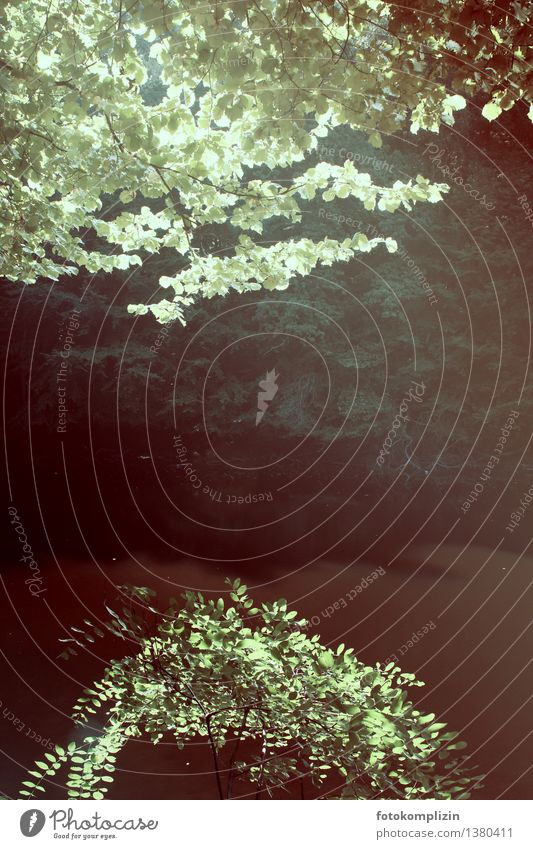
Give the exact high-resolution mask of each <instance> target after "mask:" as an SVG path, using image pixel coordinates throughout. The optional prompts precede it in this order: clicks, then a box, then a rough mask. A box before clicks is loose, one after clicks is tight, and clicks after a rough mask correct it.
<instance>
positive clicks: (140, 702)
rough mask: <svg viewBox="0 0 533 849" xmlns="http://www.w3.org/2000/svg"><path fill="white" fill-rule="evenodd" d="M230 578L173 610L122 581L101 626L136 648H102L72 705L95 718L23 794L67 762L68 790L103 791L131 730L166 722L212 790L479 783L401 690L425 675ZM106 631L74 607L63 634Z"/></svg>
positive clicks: (441, 788)
mask: <svg viewBox="0 0 533 849" xmlns="http://www.w3.org/2000/svg"><path fill="white" fill-rule="evenodd" d="M227 583H229V584H230V592H229V598H228V599H227V600H224V599H223V598H219V599H216V600H214V599H208V598H205V597H204V596H203V595H202V594H201V593H192V592H187V593H185V594H184V599H185V605H184V606H183V607H181V609H178V605H177V602H175V600H172V603H171V606H170V608H168V609H167V610H166V611H165V612H164V613H161V612H159V611H158V609H157V608H156V607H154V605H153V596H154V595H155V593H154V592H153V591H152V590H149V589H148V588H146V587H128V586H122V587H121V588H120V589H121V590H122V601H123V602H124V597H126V599H129V601H130V603H129V604H128V603H126V604H124V603H122V606H121V608H120V610H119V612H117V611H116V610H113V609H111V608H109V607H108V611H109V613H110V614H111V616H112V618H111V620H110V621H109V622H108V623H106V628H107V629H108V630H109V631H111V632H112V633H114V634H116V635H117V636H119V637H120V638H121V639H123V640H128V641H129V642H130V643H132V644H133V645H134V646H135V647H136V649H137V652H136V654H133V655H129V656H127V657H125V658H124V659H122V660H114V661H112V662H111V664H110V665H109V666H108V668H107V669H106V671H105V673H104V676H103V677H102V679H101V680H100V681H97V682H96V683H95V684H94V685H93V687H90V688H87V689H86V690H84V694H83V696H82V697H80V699H79V700H78V703H77V705H76V708H75V712H74V716H75V719H76V720H77V722H78V723H80V724H81V725H82V726H84V727H85V726H86V725H87V724H89V725H90V724H91V722H92V721H93V718H94V719H96V720H97V719H98V718H101V719H102V722H103V731H102V733H101V734H100V735H98V736H96V737H94V736H91V737H87V738H86V739H85V741H84V742H83V743H82V744H81V745H79V744H76V743H75V742H72V743H70V744H69V746H68V747H67V749H66V750H65V749H64V748H63V747H56V750H55V752H54V754H49V753H48V752H47V753H46V755H45V757H46V758H47V761H48V762H44V761H37V763H36V768H35V769H33V770H31V771H30V773H29V775H30V776H31V777H32V779H34V780H30V779H29V778H28V779H27V780H26V781H24V782H23V789H22V790H21V795H22V796H26V797H29V796H33V795H34V794H35V791H36V790H39V791H41V792H44V791H45V785H44V784H43V781H45V780H46V778H47V777H53V776H55V775H56V774H57V773H58V772H59V770H60V769H61V768H62V766H64V765H67V766H68V768H69V773H68V779H67V782H66V788H67V793H68V797H69V798H82V799H87V798H93V799H101V798H103V797H104V795H105V794H106V793H107V791H108V789H109V785H110V784H111V783H112V782H113V779H114V773H115V770H116V768H117V765H116V761H117V755H118V754H119V753H120V751H121V750H122V749H123V747H124V746H125V745H126V744H127V742H128V740H130V739H132V738H136V737H148V739H150V740H151V741H152V742H153V743H156V744H157V743H159V741H161V740H163V739H168V737H169V735H171V736H172V737H173V738H174V741H175V743H176V744H177V745H178V747H179V748H183V747H184V745H185V744H187V743H188V742H191V741H193V740H195V739H197V738H200V739H201V738H205V741H206V743H207V745H208V746H209V747H210V751H211V755H212V759H213V774H214V777H215V779H216V785H217V790H218V795H219V797H220V798H231V797H234V796H238V795H244V796H246V795H254V794H256V798H258V796H259V795H261V794H268V796H269V797H271V798H272V797H274V796H275V795H276V794H277V793H279V791H280V790H283V789H286V788H287V787H289V788H290V786H291V784H292V783H294V782H296V783H298V782H300V781H302V782H303V781H305V782H307V784H309V783H310V784H311V787H313V788H314V795H317V794H318V793H320V795H321V796H327V797H330V798H350V799H367V798H385V799H402V798H407V799H424V798H426V799H427V798H433V799H450V798H461V799H464V798H468V797H469V795H470V792H471V791H472V790H473V789H475V787H476V786H479V781H480V779H481V776H479V775H473V774H472V773H473V770H472V769H471V768H470V767H468V766H466V764H465V759H464V757H463V756H462V755H460V754H457V753H458V751H460V750H462V749H463V748H464V747H465V746H466V743H464V742H462V741H458V740H457V734H456V733H454V732H453V731H446V732H444V730H443V729H444V728H445V725H446V724H445V723H442V722H434V720H435V714H433V713H429V714H423V713H422V712H421V711H419V710H417V709H416V708H415V706H414V704H413V703H412V702H411V701H410V700H409V699H408V696H407V692H406V690H405V689H403V687H404V686H422V684H421V682H420V681H417V680H416V677H415V676H414V675H413V674H411V673H407V672H402V671H401V669H400V668H399V667H398V666H396V665H395V663H392V662H391V663H388V664H387V665H383V664H379V663H378V664H377V665H376V666H375V667H372V666H365V664H364V663H362V662H360V661H358V660H357V659H356V658H355V657H354V655H353V649H351V648H346V646H345V645H344V644H342V643H341V645H339V646H338V647H337V648H336V649H335V650H332V649H330V648H327V647H326V646H323V645H322V644H321V643H320V639H319V636H318V635H313V636H308V635H307V634H306V633H305V630H304V626H305V625H306V623H305V621H304V620H297V619H296V617H297V613H296V611H290V610H288V608H287V602H286V601H285V599H278V600H277V601H274V602H272V603H264V604H262V605H261V608H258V607H254V602H253V600H252V599H251V598H250V597H249V595H248V593H247V588H246V586H244V585H243V584H241V582H240V581H239V580H238V579H236V580H235V581H233V582H231V581H229V580H228V581H227ZM143 608H144V612H143ZM150 614H155V616H156V624H154V621H153V616H151V615H150ZM103 636H104V632H103V631H102V630H101V629H100V628H98V627H97V626H95V625H94V624H93V623H92V622H91V621H90V620H85V624H84V627H83V628H73V629H72V638H70V639H66V640H63V642H67V643H68V647H67V651H68V652H69V653H70V654H76V650H75V649H73V647H72V646H73V645H74V644H75V645H78V646H81V647H83V648H90V646H91V644H92V643H94V642H95V638H102V637H103ZM237 784H239V785H240V787H239V789H238V790H236V785H237ZM302 786H303V785H302ZM308 792H310V788H309V787H308Z"/></svg>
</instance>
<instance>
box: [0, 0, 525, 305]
mask: <svg viewBox="0 0 533 849" xmlns="http://www.w3.org/2000/svg"><path fill="white" fill-rule="evenodd" d="M0 9H1V18H0V20H1V25H2V29H3V31H4V32H3V38H2V46H1V47H0V91H1V100H2V111H3V127H2V141H3V149H2V154H1V156H2V164H1V170H2V174H1V181H0V216H1V220H2V235H1V237H0V251H1V259H2V265H1V271H2V273H3V275H4V276H5V277H6V278H8V279H10V280H20V281H23V282H25V283H33V282H35V281H36V280H37V279H38V278H40V277H41V278H48V279H52V280H55V279H58V277H59V276H60V275H62V274H75V273H76V272H77V271H78V269H79V268H80V267H85V268H86V269H88V270H89V272H97V271H100V270H103V271H111V270H113V269H115V268H119V269H129V268H133V267H134V266H137V265H142V263H143V262H144V261H145V260H146V258H147V257H149V256H150V255H151V254H154V253H157V252H159V251H161V250H162V249H164V248H167V249H170V250H172V251H174V252H175V253H176V260H177V273H176V274H175V275H172V276H169V275H166V276H162V277H161V279H160V285H161V286H162V287H163V288H165V289H167V290H168V295H167V297H165V298H164V299H163V300H161V301H159V302H158V303H152V304H149V305H148V304H140V305H131V306H130V311H131V312H133V313H137V314H139V313H145V312H147V311H148V310H150V311H151V312H152V313H153V314H154V315H155V316H156V317H157V318H158V319H159V320H161V321H169V320H172V319H175V318H178V319H180V320H181V321H183V320H184V314H183V310H184V308H185V307H186V306H188V305H189V304H191V303H192V301H193V300H194V299H195V298H196V297H197V296H199V295H200V296H207V297H211V296H213V295H216V294H226V293H227V292H229V291H230V290H232V289H233V290H237V291H238V292H245V291H250V290H256V289H261V288H263V287H264V288H266V289H285V288H286V287H287V286H288V284H289V282H290V280H291V279H292V278H293V277H294V276H295V275H306V274H308V273H309V272H310V271H312V270H313V269H314V268H315V267H316V266H317V265H318V264H319V263H320V264H321V265H323V266H328V265H331V264H332V263H334V262H337V261H342V260H348V259H351V258H352V257H353V255H354V253H356V252H358V251H369V250H371V249H373V248H375V247H376V246H378V245H379V244H380V243H384V244H385V246H386V248H387V249H388V250H389V251H394V250H395V243H394V240H392V239H387V238H386V237H381V236H378V237H376V238H372V239H368V238H367V236H366V235H365V234H362V233H355V234H353V236H351V237H348V238H345V239H343V240H342V241H339V240H336V239H332V238H325V239H321V240H318V241H313V240H311V239H305V238H302V239H287V240H282V241H279V242H276V243H272V244H267V245H265V244H261V243H260V240H256V241H254V240H253V239H252V238H251V235H250V234H258V235H259V236H260V235H261V234H262V232H263V223H264V222H265V221H266V220H267V219H271V218H273V217H281V218H284V219H286V220H288V221H289V222H296V221H300V220H301V216H302V210H303V209H305V203H306V202H307V201H309V200H311V199H312V198H314V197H315V195H317V194H318V195H320V196H321V198H322V200H323V201H324V202H325V203H327V202H330V201H332V200H334V199H335V198H346V197H353V198H356V199H357V200H358V201H360V202H361V203H362V204H363V205H364V207H365V209H367V210H373V209H375V208H377V209H379V210H384V211H387V212H394V211H395V210H396V209H398V208H399V207H403V208H404V209H407V210H410V209H411V207H412V205H413V204H414V203H417V202H420V201H429V202H436V201H438V200H439V199H441V197H442V193H443V192H444V191H446V190H447V187H446V185H445V184H442V183H436V184H433V183H431V182H430V181H429V180H428V179H426V178H425V177H423V176H420V175H418V176H417V177H416V179H410V180H407V181H401V180H396V181H395V182H394V183H393V185H392V186H386V185H378V184H375V183H374V182H373V181H372V179H371V177H370V175H369V174H367V173H364V172H361V171H359V170H358V169H356V168H355V167H354V165H353V163H352V162H350V161H346V162H345V163H344V164H342V165H333V164H331V163H328V162H319V163H318V164H317V165H316V166H314V167H311V168H303V169H300V173H298V175H297V176H294V177H292V178H291V179H286V180H280V179H275V176H274V175H272V174H271V172H275V170H276V169H279V168H282V167H284V166H295V165H296V164H297V163H301V162H302V161H303V160H304V159H305V156H306V154H308V153H309V152H311V151H314V150H316V149H317V147H318V146H319V145H320V144H321V143H322V141H323V139H324V138H325V137H327V135H328V133H329V132H330V131H331V130H332V129H333V128H335V127H338V126H342V125H348V126H350V127H352V128H355V129H359V130H361V129H362V130H364V131H365V132H366V133H367V135H368V139H369V141H370V143H371V144H372V145H374V146H375V147H379V146H380V145H381V144H382V140H381V137H382V134H395V133H397V132H400V131H402V130H403V129H405V128H410V130H411V132H413V133H416V132H417V131H418V130H419V129H426V130H430V131H435V132H437V131H438V130H439V127H440V126H441V124H442V123H445V124H453V122H454V113H455V112H456V111H457V110H458V109H462V108H464V107H465V106H466V100H465V96H467V97H471V96H473V95H475V94H476V93H478V92H486V93H487V95H488V97H489V99H488V101H487V104H486V105H485V107H484V110H483V111H484V114H485V116H486V117H487V118H488V119H490V120H493V119H494V118H497V116H498V115H499V114H500V112H501V110H502V109H509V108H511V106H513V105H514V103H515V102H517V101H519V100H523V101H528V99H529V98H530V95H531V92H532V82H531V73H530V72H529V67H530V66H529V64H528V61H527V60H528V58H529V56H530V48H528V47H527V43H528V42H527V34H528V32H529V31H530V28H529V24H528V22H529V18H530V16H531V9H530V8H528V7H527V6H526V5H524V6H522V5H520V3H513V4H512V10H507V11H502V9H501V7H500V6H496V5H495V4H492V3H490V2H488V3H479V2H477V0H476V2H474V3H472V2H466V3H465V2H458V1H457V0H454V2H450V0H446V2H444V0H435V2H432V3H429V4H428V3H423V4H420V3H417V2H414V3H409V4H408V5H407V6H401V7H396V6H393V5H389V4H388V3H384V2H380V0H366V2H357V3H353V2H346V3H339V2H336V1H335V2H329V1H328V0H323V1H322V0H317V2H301V0H281V2H280V0H259V2H257V3H249V2H241V0H234V2H229V3H224V4H217V3H215V4H212V5H206V4H204V3H200V2H183V0H145V1H144V2H139V0H133V2H131V3H129V4H128V3H126V2H123V0H87V2H77V3H72V4H65V3H64V2H61V0H22V2H20V1H19V0H7V1H6V0H4V2H2V3H1V4H0ZM154 92H157V96H154ZM464 95H465V96H464ZM530 114H531V113H530ZM270 177H272V178H270ZM117 206H120V208H119V209H117ZM222 222H224V223H227V224H229V225H231V226H232V227H233V228H235V231H236V234H237V237H236V240H235V249H234V251H232V252H231V254H230V255H225V256H218V255H217V254H216V253H209V252H206V251H205V250H203V249H201V247H200V246H199V244H198V240H197V238H196V235H197V233H198V232H199V230H200V229H201V228H202V226H205V225H209V224H216V223H222ZM91 234H92V236H93V238H92V241H91V239H88V236H90V235H91Z"/></svg>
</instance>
